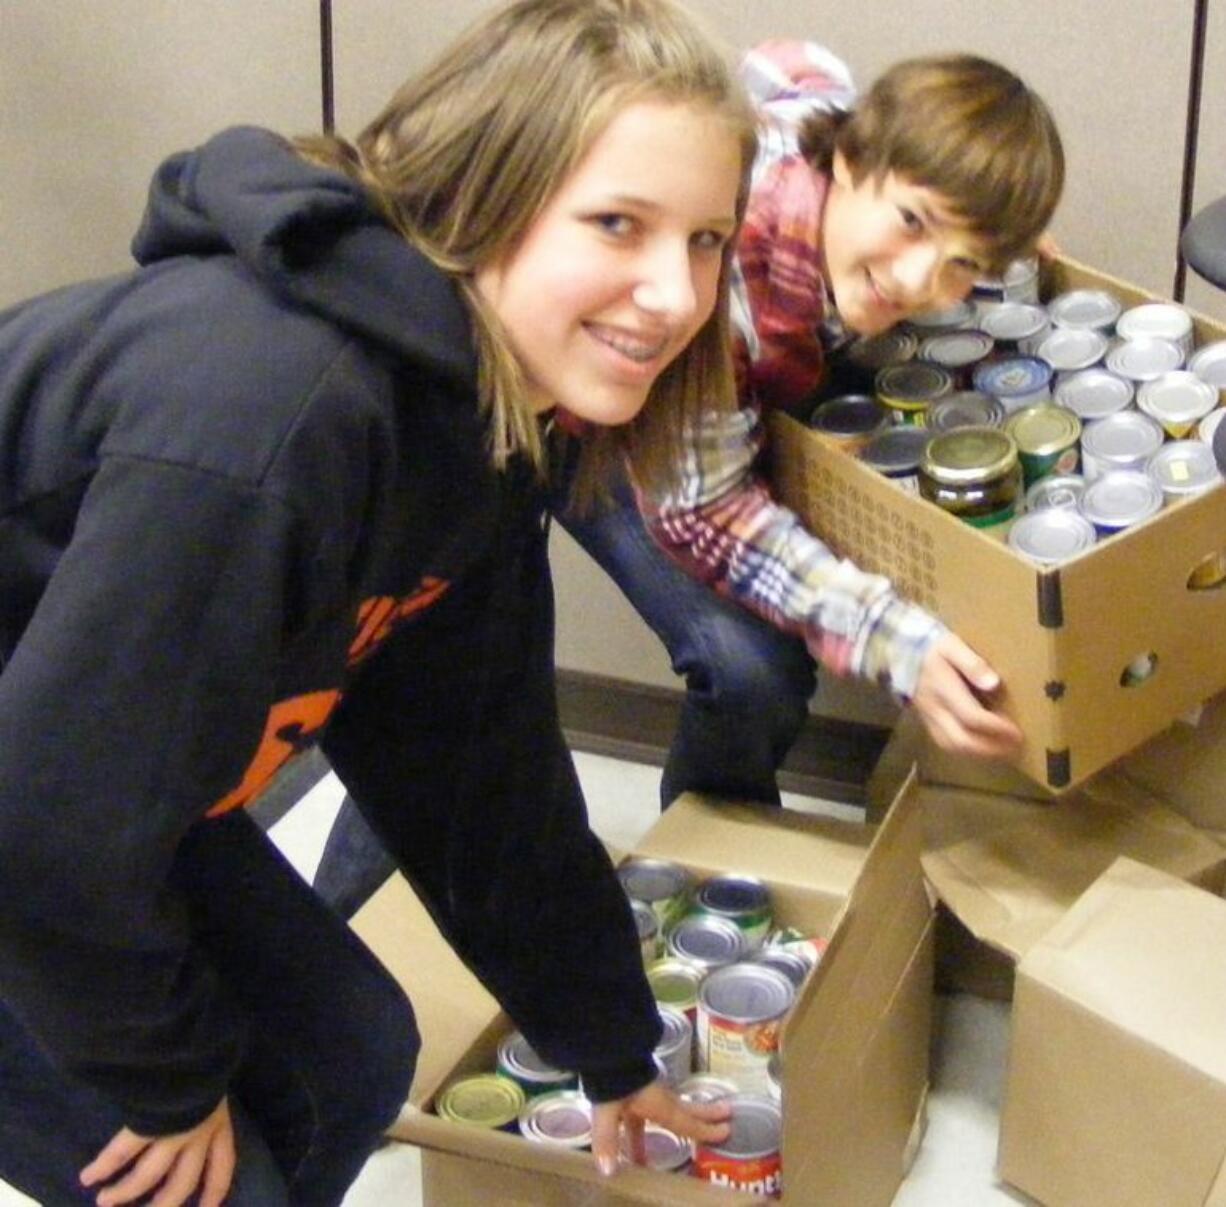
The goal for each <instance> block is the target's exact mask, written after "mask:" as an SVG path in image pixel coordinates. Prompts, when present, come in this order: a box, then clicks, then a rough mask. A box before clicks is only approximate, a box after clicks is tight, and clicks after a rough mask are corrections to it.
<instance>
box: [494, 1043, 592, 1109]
mask: <svg viewBox="0 0 1226 1207" xmlns="http://www.w3.org/2000/svg"><path fill="white" fill-rule="evenodd" d="M498 1072H499V1074H500V1075H501V1076H503V1077H509V1078H510V1079H511V1080H512V1081H514V1082H515V1083H516V1084H517V1085H518V1086H519V1087H520V1089H522V1090H523V1092H524V1094H525V1095H527V1097H529V1098H535V1097H536V1096H537V1095H538V1094H546V1093H549V1092H551V1091H552V1090H573V1089H575V1087H576V1086H577V1085H578V1083H579V1079H578V1076H577V1074H575V1073H568V1072H566V1071H565V1070H564V1069H555V1068H554V1067H553V1065H551V1064H548V1063H547V1062H546V1061H544V1060H542V1059H541V1057H540V1056H538V1055H537V1052H536V1049H535V1048H533V1047H532V1045H531V1044H530V1043H528V1041H527V1040H526V1039H525V1038H524V1036H523V1033H522V1032H520V1031H512V1032H510V1033H509V1034H508V1035H505V1036H503V1038H502V1041H501V1042H500V1043H499V1045H498Z"/></svg>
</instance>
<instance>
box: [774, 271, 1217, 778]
mask: <svg viewBox="0 0 1226 1207" xmlns="http://www.w3.org/2000/svg"><path fill="white" fill-rule="evenodd" d="M1082 287H1095V288H1105V289H1108V290H1110V291H1111V292H1112V293H1114V294H1115V295H1116V296H1118V297H1119V298H1120V299H1121V301H1122V302H1123V303H1124V305H1125V306H1128V305H1133V304H1136V303H1139V302H1142V301H1148V300H1152V298H1153V297H1154V295H1152V294H1149V293H1146V292H1145V291H1143V290H1140V289H1137V288H1136V287H1134V286H1132V285H1129V284H1127V283H1125V282H1123V281H1120V280H1117V279H1115V278H1113V277H1110V276H1107V275H1105V274H1103V273H1099V272H1095V271H1094V270H1093V269H1091V268H1088V267H1086V266H1085V265H1082V264H1078V263H1076V262H1075V261H1072V260H1068V259H1057V260H1056V261H1054V262H1050V263H1047V264H1046V265H1045V270H1044V280H1043V293H1044V296H1045V297H1051V296H1052V295H1053V294H1056V293H1059V292H1062V291H1063V290H1066V289H1072V288H1082ZM1195 326H1196V340H1197V342H1198V343H1204V342H1209V341H1213V340H1218V339H1223V338H1226V326H1223V325H1222V324H1220V323H1217V322H1214V321H1213V320H1211V319H1208V318H1204V317H1197V319H1196V323H1195ZM771 431H772V442H773V447H774V476H775V485H776V488H777V492H778V494H779V497H780V498H781V499H782V500H783V501H784V502H785V503H786V504H787V505H788V506H789V507H791V508H792V509H793V510H795V511H796V512H797V513H798V514H799V515H800V516H801V517H802V518H803V519H804V520H805V522H806V523H807V524H808V525H809V527H811V528H812V529H813V531H814V532H816V533H818V534H819V535H821V536H822V538H823V539H824V540H825V541H826V542H827V543H828V544H829V545H830V546H831V548H832V549H834V550H835V551H836V552H837V553H839V554H841V555H843V556H847V557H850V558H851V559H852V560H853V561H855V562H856V563H857V564H858V565H860V566H861V567H862V568H863V569H865V570H869V571H873V572H875V573H878V574H884V575H886V576H887V577H888V578H890V579H891V580H892V581H893V583H894V584H895V586H896V587H897V588H898V590H899V592H900V593H901V594H902V595H904V596H906V597H907V598H909V599H911V600H913V601H915V602H916V603H918V604H920V605H922V606H923V607H925V608H927V609H928V610H929V611H931V612H933V613H935V614H936V615H938V616H939V617H940V618H941V619H942V620H944V621H945V623H946V624H948V625H949V627H950V628H951V629H953V630H954V632H956V633H957V634H958V635H959V636H960V637H962V638H963V639H964V640H965V641H967V642H969V644H970V645H971V646H973V647H974V648H975V649H976V650H978V651H979V653H981V654H982V655H983V656H984V657H985V658H986V659H987V660H988V661H989V662H990V663H991V664H992V665H993V666H994V667H995V668H996V670H997V671H999V672H1000V674H1001V677H1002V678H1003V680H1004V682H1005V684H1006V687H1007V694H1006V696H1005V698H1004V700H1003V707H1004V710H1005V712H1007V713H1008V714H1009V715H1010V716H1011V717H1012V718H1013V719H1014V720H1015V721H1016V722H1017V723H1018V724H1019V725H1020V727H1021V729H1022V731H1023V733H1024V734H1025V735H1026V745H1025V748H1024V750H1023V752H1022V756H1021V759H1020V762H1019V765H1020V767H1021V768H1022V770H1023V771H1025V772H1026V773H1027V774H1028V775H1029V776H1031V777H1032V778H1033V779H1034V780H1036V781H1037V782H1038V783H1040V784H1043V785H1045V786H1047V787H1049V788H1053V789H1065V788H1068V787H1071V786H1072V785H1074V784H1077V783H1080V782H1081V781H1083V780H1085V779H1086V778H1087V777H1089V776H1090V775H1092V774H1093V773H1094V772H1096V771H1098V770H1099V769H1100V768H1102V767H1104V766H1106V765H1107V764H1108V763H1110V762H1112V761H1113V760H1114V759H1116V758H1118V757H1119V756H1120V755H1122V754H1124V753H1125V752H1126V751H1129V750H1132V749H1133V748H1134V747H1136V746H1138V745H1139V744H1140V743H1141V742H1143V741H1145V739H1147V738H1149V737H1150V736H1152V735H1153V734H1155V733H1157V732H1158V731H1159V730H1161V729H1163V728H1164V727H1165V726H1167V725H1169V724H1170V723H1171V722H1172V721H1173V720H1174V719H1175V718H1176V717H1178V716H1179V715H1180V714H1182V713H1184V712H1186V711H1187V710H1188V709H1190V708H1192V707H1194V706H1195V705H1197V704H1199V703H1200V702H1201V701H1203V700H1206V699H1208V698H1209V697H1210V696H1211V695H1213V694H1214V693H1215V692H1217V691H1220V690H1221V689H1222V688H1223V687H1226V642H1220V641H1213V640H1211V639H1209V635H1210V634H1214V633H1219V632H1221V631H1223V626H1226V589H1222V588H1220V587H1219V588H1218V589H1209V590H1204V589H1199V590H1197V589H1191V588H1190V587H1189V585H1188V583H1189V576H1190V575H1191V574H1192V573H1193V571H1195V570H1197V569H1198V568H1199V567H1201V566H1202V564H1204V563H1206V561H1207V559H1214V558H1217V557H1218V556H1219V555H1220V554H1221V553H1222V552H1223V549H1226V490H1224V489H1222V488H1221V487H1217V488H1214V489H1212V490H1210V491H1209V492H1207V493H1206V494H1204V495H1201V496H1200V497H1198V498H1195V499H1191V500H1189V501H1187V502H1183V503H1180V504H1178V505H1176V506H1173V507H1168V508H1166V509H1164V510H1163V511H1162V512H1160V513H1159V514H1158V515H1157V516H1155V517H1154V518H1153V519H1151V520H1149V521H1147V522H1145V523H1143V524H1140V525H1138V526H1137V527H1135V528H1132V529H1130V530H1128V531H1126V532H1124V533H1122V534H1120V535H1118V536H1115V537H1112V538H1111V539H1109V540H1106V541H1103V542H1102V543H1101V544H1099V545H1097V546H1095V547H1093V548H1092V549H1089V550H1087V551H1086V552H1085V553H1083V554H1080V555H1079V556H1077V557H1076V558H1073V559H1072V560H1070V561H1068V562H1065V563H1063V564H1062V565H1060V566H1058V567H1054V568H1049V569H1042V568H1040V567H1038V566H1036V565H1034V564H1033V563H1031V562H1029V561H1027V560H1025V559H1024V558H1022V557H1021V556H1019V555H1018V554H1016V553H1014V552H1013V551H1012V550H1011V549H1009V548H1008V547H1007V546H1006V545H1005V544H1003V543H1002V542H1001V541H1000V540H999V539H995V538H993V537H992V536H988V535H985V533H984V532H982V531H981V530H979V529H977V528H975V527H973V526H971V525H969V524H965V523H963V522H962V521H960V520H958V519H957V518H956V517H954V516H951V515H949V514H948V513H947V512H944V511H942V510H941V509H940V508H939V507H936V506H935V505H934V504H931V503H928V502H926V501H925V500H923V499H921V498H919V497H918V496H915V495H910V494H907V493H905V492H904V491H901V490H899V489H898V487H897V486H896V485H895V484H894V483H893V482H892V481H891V480H890V479H888V478H885V477H882V476H880V475H879V474H877V473H875V472H874V471H873V470H871V469H869V468H868V467H867V466H866V465H864V464H863V463H862V462H860V461H859V460H857V459H856V458H854V457H849V456H847V455H846V454H845V453H842V452H840V451H839V450H837V449H834V448H832V447H830V446H829V445H827V444H824V443H823V442H822V441H821V440H820V439H819V438H818V437H817V436H815V435H814V434H813V433H812V432H811V431H810V430H809V429H808V428H807V427H806V426H805V425H804V424H803V423H800V422H797V421H796V420H795V419H792V418H790V417H788V416H787V415H783V414H774V415H772V416H771ZM1141 656H1154V657H1156V663H1155V673H1153V674H1152V675H1150V676H1149V678H1147V679H1145V680H1144V681H1143V682H1141V683H1138V684H1135V685H1133V686H1124V685H1123V683H1122V677H1123V675H1124V672H1125V670H1126V669H1127V668H1128V667H1129V666H1130V665H1131V664H1132V663H1133V662H1134V660H1136V659H1137V658H1138V657H1141Z"/></svg>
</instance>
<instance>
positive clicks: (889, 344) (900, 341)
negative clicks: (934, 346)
mask: <svg viewBox="0 0 1226 1207" xmlns="http://www.w3.org/2000/svg"><path fill="white" fill-rule="evenodd" d="M918 345H919V340H918V339H916V337H915V335H914V333H913V332H910V331H905V330H904V329H903V328H901V327H891V328H889V330H887V331H882V332H880V333H879V334H877V335H864V336H861V337H860V338H859V339H858V340H856V341H855V343H853V344H852V345H851V347H849V348H848V349H847V359H848V360H850V361H851V362H852V364H854V365H859V367H860V368H861V369H884V368H885V367H886V366H887V365H896V364H899V363H900V362H902V361H905V360H910V359H911V358H912V357H913V356H914V355H915V350H916V348H917V347H918Z"/></svg>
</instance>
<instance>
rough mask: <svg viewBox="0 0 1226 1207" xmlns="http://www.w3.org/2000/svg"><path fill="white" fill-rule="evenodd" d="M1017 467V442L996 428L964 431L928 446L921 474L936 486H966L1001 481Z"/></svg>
mask: <svg viewBox="0 0 1226 1207" xmlns="http://www.w3.org/2000/svg"><path fill="white" fill-rule="evenodd" d="M1016 465H1017V442H1016V441H1015V440H1014V439H1013V437H1012V436H1010V435H1009V434H1008V433H1007V432H1002V431H1001V430H1000V429H999V428H994V427H960V428H955V429H954V430H953V431H952V432H942V433H941V434H940V435H938V436H933V438H932V439H931V440H930V441H929V442H928V445H927V447H926V448H925V449H924V457H923V460H922V461H921V462H920V472H921V473H924V474H927V475H928V477H930V478H932V479H933V480H934V481H936V482H942V483H946V484H948V485H950V486H964V485H969V484H971V483H974V482H981V481H986V480H990V479H992V478H999V477H1002V476H1004V475H1005V474H1007V473H1008V472H1009V471H1010V470H1011V469H1013V467H1014V466H1016Z"/></svg>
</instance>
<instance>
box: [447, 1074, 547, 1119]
mask: <svg viewBox="0 0 1226 1207" xmlns="http://www.w3.org/2000/svg"><path fill="white" fill-rule="evenodd" d="M527 1101H528V1099H527V1095H525V1093H524V1091H523V1088H522V1087H521V1086H520V1085H519V1084H518V1083H517V1082H514V1081H512V1080H511V1079H510V1078H507V1077H500V1076H499V1075H498V1074H497V1073H478V1074H475V1075H474V1076H471V1077H461V1078H459V1079H457V1080H456V1081H453V1082H452V1083H451V1084H450V1085H449V1086H447V1087H446V1088H445V1089H444V1090H443V1092H442V1093H441V1094H439V1096H438V1100H437V1101H436V1102H435V1105H434V1109H435V1112H436V1114H437V1115H438V1116H439V1118H440V1119H446V1120H448V1121H449V1122H451V1123H464V1124H467V1125H468V1126H470V1127H484V1128H489V1129H490V1130H492V1131H515V1129H516V1127H517V1125H518V1121H519V1114H520V1112H521V1111H522V1110H523V1109H524V1106H525V1105H526V1103H527Z"/></svg>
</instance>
